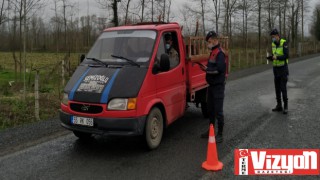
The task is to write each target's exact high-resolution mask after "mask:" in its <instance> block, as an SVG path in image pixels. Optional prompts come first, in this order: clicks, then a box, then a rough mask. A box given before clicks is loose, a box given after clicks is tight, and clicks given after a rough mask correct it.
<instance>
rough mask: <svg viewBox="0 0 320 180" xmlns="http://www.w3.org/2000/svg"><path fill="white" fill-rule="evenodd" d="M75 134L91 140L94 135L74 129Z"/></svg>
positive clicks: (82, 138)
mask: <svg viewBox="0 0 320 180" xmlns="http://www.w3.org/2000/svg"><path fill="white" fill-rule="evenodd" d="M73 134H74V135H75V136H77V137H78V138H79V139H80V140H89V139H91V137H92V134H90V133H85V132H80V131H73Z"/></svg>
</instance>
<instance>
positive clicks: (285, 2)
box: [283, 0, 288, 37]
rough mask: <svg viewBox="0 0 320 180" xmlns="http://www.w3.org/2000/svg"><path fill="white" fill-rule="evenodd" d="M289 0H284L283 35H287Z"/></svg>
mask: <svg viewBox="0 0 320 180" xmlns="http://www.w3.org/2000/svg"><path fill="white" fill-rule="evenodd" d="M287 5H288V0H285V1H284V7H283V36H284V37H287V27H286V12H287Z"/></svg>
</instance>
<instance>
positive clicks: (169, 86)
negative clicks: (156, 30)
mask: <svg viewBox="0 0 320 180" xmlns="http://www.w3.org/2000/svg"><path fill="white" fill-rule="evenodd" d="M170 36H171V40H172V42H171V43H170V41H169V40H168V37H170ZM178 42H179V41H178V36H177V32H176V31H168V32H164V33H162V35H161V40H160V44H159V47H158V50H157V56H156V59H155V63H158V62H159V61H160V57H161V54H164V53H166V54H168V55H169V57H170V70H169V71H167V72H159V73H157V74H156V75H155V76H156V87H157V97H158V98H160V99H162V101H163V102H164V105H165V107H166V113H167V122H168V124H170V123H171V122H173V121H174V120H176V119H177V118H179V117H181V116H182V115H183V113H184V111H185V107H186V82H185V81H186V75H185V64H184V59H181V57H183V56H181V54H182V52H183V48H182V47H180V46H179V43H178ZM169 43H170V44H171V45H170V47H169V49H168V47H166V46H168V45H166V44H169ZM176 56H177V57H176Z"/></svg>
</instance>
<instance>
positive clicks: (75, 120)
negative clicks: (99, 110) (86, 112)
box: [72, 116, 93, 127]
mask: <svg viewBox="0 0 320 180" xmlns="http://www.w3.org/2000/svg"><path fill="white" fill-rule="evenodd" d="M72 124H77V125H82V126H90V127H92V126H93V118H87V117H77V116H73V117H72Z"/></svg>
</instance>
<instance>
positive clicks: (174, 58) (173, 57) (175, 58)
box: [164, 34, 179, 68]
mask: <svg viewBox="0 0 320 180" xmlns="http://www.w3.org/2000/svg"><path fill="white" fill-rule="evenodd" d="M164 39H165V41H166V52H167V54H168V55H169V60H170V67H171V68H172V67H176V66H177V65H178V64H179V55H178V52H177V51H176V50H175V49H174V47H173V40H172V35H171V34H166V35H165V36H164Z"/></svg>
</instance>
